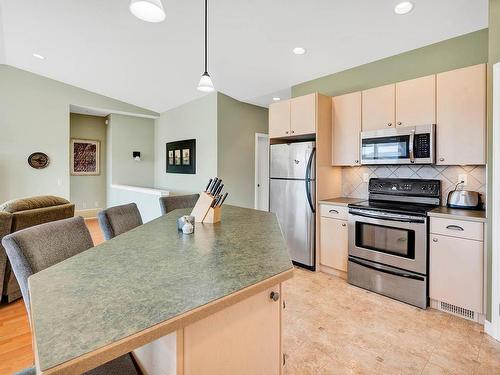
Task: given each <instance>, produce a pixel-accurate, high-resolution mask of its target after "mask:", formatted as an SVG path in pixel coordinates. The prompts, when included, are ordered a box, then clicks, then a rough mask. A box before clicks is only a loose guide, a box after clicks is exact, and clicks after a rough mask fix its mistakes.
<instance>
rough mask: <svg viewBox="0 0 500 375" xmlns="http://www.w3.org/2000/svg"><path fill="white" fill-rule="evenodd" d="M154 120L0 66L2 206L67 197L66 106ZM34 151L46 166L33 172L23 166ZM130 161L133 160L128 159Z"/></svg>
mask: <svg viewBox="0 0 500 375" xmlns="http://www.w3.org/2000/svg"><path fill="white" fill-rule="evenodd" d="M70 104H78V105H82V106H88V107H95V108H108V109H113V110H117V111H126V112H132V113H141V114H148V115H156V113H155V112H151V111H148V110H145V109H143V108H139V107H135V106H132V105H129V104H126V103H123V102H120V101H117V100H114V99H111V98H107V97H105V96H102V95H98V94H94V93H92V92H90V91H85V90H82V89H80V88H77V87H74V86H70V85H67V84H64V83H61V82H58V81H54V80H51V79H48V78H45V77H42V76H39V75H36V74H32V73H29V72H26V71H23V70H20V69H16V68H13V67H10V66H7V65H0V129H1V137H0V181H1V183H0V202H2V201H6V200H9V199H13V198H18V197H24V196H34V195H43V194H52V195H59V196H61V197H64V198H68V199H69V197H70V194H69V190H70V189H69V185H70V184H69V180H70V176H69V138H70V132H69V106H70ZM35 151H41V152H45V153H47V154H48V156H49V157H50V164H49V166H48V167H47V168H45V169H41V170H37V169H33V168H31V167H30V166H29V165H28V163H27V158H28V156H29V155H30V154H31V153H32V152H35ZM131 157H132V156H131Z"/></svg>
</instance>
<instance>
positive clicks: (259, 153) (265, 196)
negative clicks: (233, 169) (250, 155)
mask: <svg viewBox="0 0 500 375" xmlns="http://www.w3.org/2000/svg"><path fill="white" fill-rule="evenodd" d="M255 155H256V160H255V177H256V178H255V180H256V181H255V182H256V186H255V209H257V210H262V211H269V137H268V136H267V135H265V134H258V135H257V139H256V144H255Z"/></svg>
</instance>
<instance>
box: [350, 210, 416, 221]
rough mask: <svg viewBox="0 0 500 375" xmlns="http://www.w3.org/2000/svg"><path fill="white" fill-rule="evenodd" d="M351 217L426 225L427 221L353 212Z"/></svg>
mask: <svg viewBox="0 0 500 375" xmlns="http://www.w3.org/2000/svg"><path fill="white" fill-rule="evenodd" d="M349 213H350V214H351V215H354V216H363V217H369V218H371V219H380V220H388V221H399V222H402V223H421V224H424V223H425V220H424V219H422V220H418V219H405V218H400V217H390V216H377V215H370V214H363V213H361V212H352V211H349Z"/></svg>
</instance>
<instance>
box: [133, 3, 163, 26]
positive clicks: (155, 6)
mask: <svg viewBox="0 0 500 375" xmlns="http://www.w3.org/2000/svg"><path fill="white" fill-rule="evenodd" d="M129 9H130V11H131V12H132V14H133V15H134V16H136V17H137V18H139V19H140V20H143V21H146V22H161V21H163V20H164V19H165V11H164V10H163V5H162V3H161V0H131V1H130V6H129Z"/></svg>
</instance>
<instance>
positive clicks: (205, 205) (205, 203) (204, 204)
mask: <svg viewBox="0 0 500 375" xmlns="http://www.w3.org/2000/svg"><path fill="white" fill-rule="evenodd" d="M213 202H214V197H212V196H211V195H210V194H208V193H206V192H202V193H201V194H200V197H199V198H198V201H197V202H196V204H195V206H194V207H193V211H191V216H194V221H195V222H197V223H202V222H203V221H204V219H205V216H207V214H208V212H209V211H210V210H211V209H212V210H213V208H212V207H211V206H212V204H213ZM219 220H220V219H219Z"/></svg>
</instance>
